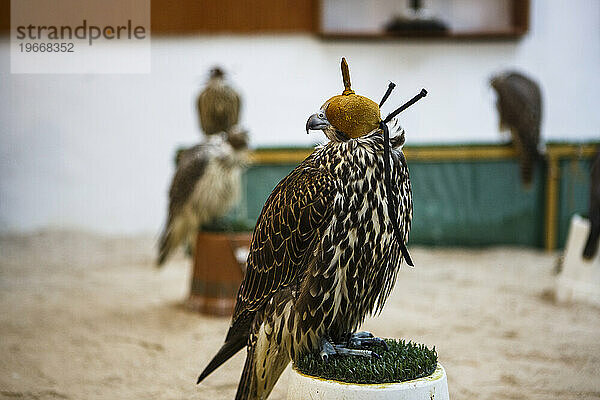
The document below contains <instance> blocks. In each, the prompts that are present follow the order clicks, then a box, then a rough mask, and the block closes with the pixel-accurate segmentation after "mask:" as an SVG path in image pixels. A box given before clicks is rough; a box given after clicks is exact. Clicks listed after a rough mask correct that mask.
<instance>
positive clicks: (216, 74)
mask: <svg viewBox="0 0 600 400" xmlns="http://www.w3.org/2000/svg"><path fill="white" fill-rule="evenodd" d="M223 77H225V71H223V69H222V68H221V67H219V66H215V67H212V68H211V69H210V79H215V78H216V79H219V78H223Z"/></svg>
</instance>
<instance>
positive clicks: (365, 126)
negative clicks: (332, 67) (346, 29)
mask: <svg viewBox="0 0 600 400" xmlns="http://www.w3.org/2000/svg"><path fill="white" fill-rule="evenodd" d="M342 77H343V80H344V91H343V92H342V94H341V95H337V96H333V97H332V98H330V99H329V100H327V101H326V102H325V104H323V105H322V106H321V109H320V110H319V112H317V113H316V114H313V115H311V116H310V118H309V119H308V121H307V122H306V132H307V133H308V131H309V130H322V131H323V132H324V133H325V136H327V138H329V139H330V140H333V141H338V142H340V141H345V140H349V139H350V138H352V139H355V138H358V137H361V136H364V135H366V134H367V133H370V132H372V131H373V130H374V129H377V128H378V127H379V123H380V122H381V112H380V110H379V105H377V103H375V102H374V101H373V100H371V99H369V98H367V97H364V96H360V95H357V94H355V93H354V90H352V89H351V87H350V73H349V71H348V63H347V62H346V59H345V58H342Z"/></svg>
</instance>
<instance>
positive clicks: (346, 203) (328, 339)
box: [198, 59, 426, 400]
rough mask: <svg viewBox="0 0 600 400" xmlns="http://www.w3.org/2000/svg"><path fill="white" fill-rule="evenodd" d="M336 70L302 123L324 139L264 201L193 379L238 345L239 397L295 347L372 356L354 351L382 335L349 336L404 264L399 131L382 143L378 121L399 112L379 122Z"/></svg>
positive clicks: (405, 217)
mask: <svg viewBox="0 0 600 400" xmlns="http://www.w3.org/2000/svg"><path fill="white" fill-rule="evenodd" d="M342 76H343V81H344V87H345V89H344V91H343V93H342V95H339V96H334V97H332V98H330V99H329V100H327V101H326V102H325V104H323V106H322V107H321V108H320V110H319V111H318V112H317V113H315V114H314V115H312V116H311V117H310V118H309V119H308V121H307V123H306V130H307V131H308V130H322V131H323V132H324V133H325V135H326V137H327V138H328V139H329V141H328V142H327V143H326V144H324V145H322V146H320V147H318V148H317V149H316V150H315V151H314V152H313V153H312V154H311V155H310V156H308V157H307V158H306V159H305V160H304V161H303V162H302V163H301V164H300V165H298V166H297V167H296V168H295V169H294V170H293V171H292V172H291V173H290V174H289V175H288V176H287V177H285V178H284V179H283V180H282V181H281V182H280V183H279V184H278V185H277V186H276V187H275V189H274V190H273V192H272V193H271V195H270V196H269V197H268V199H267V201H266V203H265V205H264V207H263V209H262V212H261V214H260V216H259V218H258V222H257V225H256V227H255V230H254V234H253V237H252V240H251V245H250V254H249V256H248V260H247V273H246V275H245V277H244V280H243V281H242V284H241V286H240V288H239V291H238V295H237V302H236V306H235V309H234V314H233V317H232V321H231V325H230V328H229V331H228V333H227V336H226V338H225V343H224V344H223V346H222V347H221V349H220V350H219V351H218V353H217V354H216V355H215V356H214V358H213V359H212V360H211V361H210V363H209V364H208V366H207V367H206V368H205V369H204V371H203V372H202V373H201V374H200V376H199V377H198V383H200V382H201V381H202V380H203V379H205V378H206V377H207V376H208V375H209V374H210V373H211V372H213V371H214V370H215V369H216V368H217V367H219V366H220V365H221V364H222V363H224V362H225V361H227V360H228V359H229V358H230V357H231V356H233V355H234V354H235V353H237V352H238V351H239V350H241V349H242V348H244V347H246V348H247V356H246V362H245V365H244V369H243V372H242V377H241V379H240V382H239V385H238V388H237V394H236V397H235V398H236V399H237V400H255V399H266V398H267V397H268V395H269V393H270V392H271V390H272V389H273V386H274V385H275V383H276V382H277V380H278V378H279V376H280V375H281V373H282V372H283V370H284V369H285V367H286V366H287V365H288V363H289V362H290V360H291V361H295V360H297V357H298V356H299V355H300V354H301V353H303V352H305V351H309V350H315V349H320V351H321V355H322V356H323V357H324V358H327V357H330V356H333V355H335V354H350V355H365V356H374V355H375V353H374V352H373V351H372V350H370V349H369V347H367V348H366V349H365V348H361V347H363V346H370V345H372V344H374V343H381V342H382V340H381V339H379V338H375V337H373V335H371V334H370V333H368V332H358V333H357V332H356V331H357V329H358V328H359V326H360V325H361V324H362V322H363V321H364V319H365V318H366V317H367V316H368V315H371V314H373V313H377V312H379V311H380V310H381V309H382V308H383V305H384V303H385V301H386V299H387V297H388V295H389V294H390V291H391V290H392V287H393V285H394V283H395V279H396V274H397V272H398V270H399V268H400V265H401V262H402V260H403V259H404V260H406V262H407V263H408V264H410V265H412V261H411V259H410V255H409V254H408V251H407V249H406V243H407V241H408V235H409V231H410V224H411V219H412V194H411V186H410V179H409V174H408V168H407V164H406V161H405V158H404V155H403V153H402V150H401V146H402V145H403V144H404V132H400V133H398V134H397V135H396V136H394V137H392V138H391V140H390V139H389V131H388V127H387V123H388V122H389V121H390V120H391V118H393V117H394V116H395V115H396V114H397V113H398V112H400V111H401V109H402V107H401V109H398V110H396V112H394V113H392V114H390V116H388V117H387V118H386V119H385V120H383V121H382V119H381V116H380V106H381V104H380V105H378V104H377V103H375V102H374V101H372V100H370V99H368V98H366V97H363V96H359V95H356V94H355V93H354V91H353V90H352V89H351V86H350V75H349V71H348V66H347V63H346V60H345V59H342ZM391 88H392V86H390V88H389V89H388V92H387V93H386V95H385V96H384V100H382V103H383V101H385V99H386V98H387V97H388V96H389V93H390V92H391ZM425 93H426V92H425V91H424V90H423V91H422V93H421V94H420V95H418V96H416V97H415V98H413V100H411V102H409V103H407V104H408V105H410V104H412V102H414V101H416V100H418V98H420V97H422V96H424V95H425ZM408 105H405V106H403V107H407V106H408ZM390 147H391V148H390ZM356 347H358V348H356Z"/></svg>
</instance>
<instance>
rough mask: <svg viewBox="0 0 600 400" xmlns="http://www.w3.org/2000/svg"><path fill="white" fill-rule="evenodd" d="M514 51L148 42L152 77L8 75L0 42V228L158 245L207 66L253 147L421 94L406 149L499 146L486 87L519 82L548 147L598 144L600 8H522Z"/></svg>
mask: <svg viewBox="0 0 600 400" xmlns="http://www.w3.org/2000/svg"><path fill="white" fill-rule="evenodd" d="M532 3H533V8H532V21H531V31H530V33H529V34H528V35H527V36H526V37H525V38H524V39H523V40H521V41H518V42H474V43H467V42H446V41H414V40H404V41H403V40H398V41H391V42H383V43H377V42H372V41H365V42H358V43H352V42H343V41H337V42H336V41H333V42H329V41H321V40H319V39H317V38H315V37H313V36H308V35H292V36H247V37H242V36H217V37H214V36H211V37H209V36H198V37H186V38H169V39H165V38H154V39H153V42H152V49H153V50H152V74H149V75H11V74H10V73H9V71H10V67H9V56H8V50H9V47H8V42H7V40H6V38H4V39H2V41H1V42H0V226H1V230H3V231H9V230H10V231H13V230H16V231H24V230H31V229H37V228H41V227H47V226H55V227H56V226H58V227H73V226H76V227H84V228H87V229H90V230H97V231H102V232H109V233H131V232H139V231H147V232H155V231H157V230H158V229H159V227H160V225H161V224H162V220H163V218H164V213H165V209H166V190H167V187H168V182H169V179H170V176H171V173H172V162H171V161H172V156H173V150H174V148H175V147H176V146H177V145H178V144H186V143H192V142H194V141H195V140H197V139H198V137H199V136H198V132H199V131H198V128H197V121H196V116H195V113H194V98H195V96H196V94H197V92H198V90H199V88H200V87H201V85H202V83H203V81H204V79H205V78H206V71H207V70H208V68H209V67H210V66H212V65H214V64H220V65H223V66H224V67H225V68H226V70H228V71H230V72H231V80H232V81H233V82H234V84H235V86H236V87H238V88H239V90H240V92H241V93H242V95H243V97H244V110H243V116H242V122H243V124H244V125H245V126H246V127H248V128H249V130H250V132H251V134H252V140H253V144H254V145H255V146H257V145H275V146H282V145H307V144H310V143H313V142H315V141H317V140H320V139H321V137H320V135H319V134H317V133H313V134H312V135H311V136H307V135H306V133H305V131H304V126H305V122H306V119H307V118H308V116H309V115H310V114H312V113H313V112H315V111H316V110H317V109H318V108H319V106H320V105H321V104H322V103H323V101H324V100H326V99H327V98H328V97H330V96H331V95H334V94H337V93H339V92H340V91H341V88H342V85H341V78H340V72H339V61H340V58H341V56H345V57H346V58H347V59H348V61H349V63H350V68H351V74H352V82H353V87H354V89H355V90H356V91H357V92H358V93H359V94H363V95H366V96H369V97H371V98H373V99H375V100H379V99H380V97H381V95H382V94H383V92H384V91H385V88H386V86H387V83H388V80H392V81H394V82H395V83H397V85H398V88H397V89H396V91H395V93H394V95H393V96H392V97H391V99H390V100H389V101H388V103H387V106H386V107H384V112H385V111H390V109H391V108H392V106H395V105H399V104H400V103H401V102H403V101H404V100H406V99H408V98H410V97H411V96H413V95H414V94H415V93H417V92H418V91H419V90H420V88H421V87H426V88H427V89H428V90H429V93H430V95H429V96H428V97H427V99H425V100H422V101H421V102H420V103H419V104H418V105H416V106H414V107H413V108H411V109H410V110H409V111H407V112H406V113H405V115H403V117H402V124H403V126H404V127H405V128H406V131H407V142H408V143H410V144H415V143H432V142H435V143H439V142H443V143H452V142H499V141H503V140H505V136H501V135H500V134H499V133H498V131H497V115H496V111H495V108H494V95H493V93H492V91H491V90H490V89H489V87H488V79H489V77H490V76H491V75H492V74H494V73H495V72H498V71H501V70H503V69H505V68H519V69H522V70H524V71H526V72H527V73H529V74H531V75H532V76H533V77H536V78H537V79H538V80H539V81H540V82H541V83H542V86H543V91H544V98H545V107H544V112H545V115H544V125H543V136H544V137H545V138H546V139H547V140H569V141H580V140H589V139H599V138H600V112H599V111H598V110H599V105H600V77H599V72H600V1H597V0H577V1H573V2H566V1H563V0H533V2H532Z"/></svg>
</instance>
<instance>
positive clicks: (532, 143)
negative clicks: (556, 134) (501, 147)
mask: <svg viewBox="0 0 600 400" xmlns="http://www.w3.org/2000/svg"><path fill="white" fill-rule="evenodd" d="M490 83H491V86H492V87H493V88H494V90H495V91H496V94H497V102H496V106H497V108H498V112H499V114H500V130H505V129H509V130H510V132H511V137H512V141H513V145H514V146H515V148H516V150H517V153H518V154H519V162H520V165H521V181H522V182H523V184H524V185H526V186H529V185H531V182H532V180H533V173H534V170H535V164H536V162H537V161H538V160H539V159H540V157H541V155H540V151H539V146H540V128H541V121H542V96H541V92H540V88H539V86H538V84H537V83H536V82H534V81H533V80H531V79H529V78H528V77H526V76H524V75H522V74H520V73H518V72H506V73H503V74H500V75H498V76H495V77H494V78H492V80H491V82H490Z"/></svg>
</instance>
